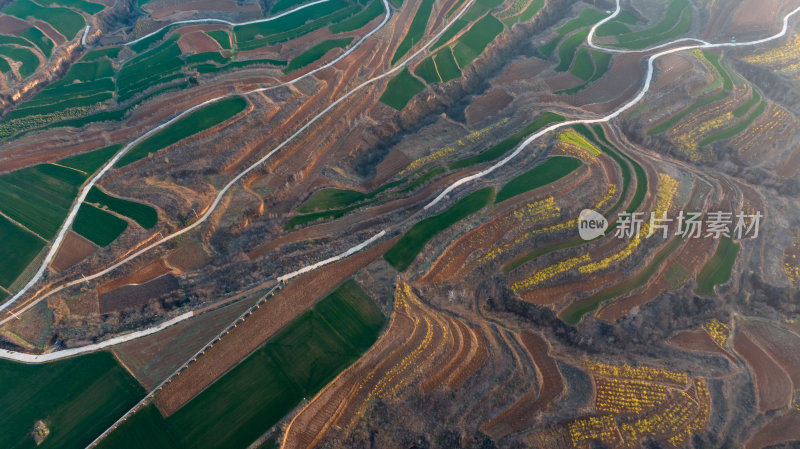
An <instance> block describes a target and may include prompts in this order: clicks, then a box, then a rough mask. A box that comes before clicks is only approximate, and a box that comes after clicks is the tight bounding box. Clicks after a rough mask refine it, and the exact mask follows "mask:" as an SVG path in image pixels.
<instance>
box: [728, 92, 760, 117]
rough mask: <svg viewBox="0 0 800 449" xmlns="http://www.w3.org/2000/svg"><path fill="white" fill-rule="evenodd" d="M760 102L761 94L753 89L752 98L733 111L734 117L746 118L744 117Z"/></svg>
mask: <svg viewBox="0 0 800 449" xmlns="http://www.w3.org/2000/svg"><path fill="white" fill-rule="evenodd" d="M760 101H761V94H759V93H758V91H757V90H755V89H753V95H752V96H751V97H750V99H749V100H748V101H747V103H745V104H743V105H741V106H739V107H738V108H736V109H734V110H733V116H734V117H737V118H738V117H744V115H745V114H747V113H748V112H750V109H752V108H753V106H755V105H757V104H758V103H759V102H760Z"/></svg>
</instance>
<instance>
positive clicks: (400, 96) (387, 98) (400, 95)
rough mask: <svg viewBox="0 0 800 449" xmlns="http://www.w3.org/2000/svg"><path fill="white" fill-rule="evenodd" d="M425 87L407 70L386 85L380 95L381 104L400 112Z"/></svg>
mask: <svg viewBox="0 0 800 449" xmlns="http://www.w3.org/2000/svg"><path fill="white" fill-rule="evenodd" d="M424 89H425V85H424V84H422V81H420V80H418V79H416V78H414V76H412V75H411V73H410V72H409V71H408V69H407V68H405V69H403V70H402V71H401V72H400V73H398V74H397V75H395V77H394V78H392V79H391V80H389V82H388V83H386V90H385V91H383V94H382V95H381V103H383V104H385V105H387V106H391V107H393V108H395V109H397V110H398V111H402V110H403V108H404V107H406V104H408V102H409V101H410V100H411V99H412V98H413V97H414V95H416V94H418V93H420V92H422V91H423V90H424Z"/></svg>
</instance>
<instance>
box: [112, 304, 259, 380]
mask: <svg viewBox="0 0 800 449" xmlns="http://www.w3.org/2000/svg"><path fill="white" fill-rule="evenodd" d="M251 299H253V298H251ZM254 301H255V299H253V300H252V301H250V300H247V299H244V300H241V301H238V302H235V303H233V304H228V305H226V306H224V307H222V308H219V309H216V310H212V311H210V312H206V313H203V314H201V315H199V316H196V317H193V318H192V319H190V320H186V321H183V322H181V323H178V324H176V325H174V326H171V327H169V328H167V329H166V330H164V331H163V332H159V333H157V334H153V335H149V336H147V337H143V338H139V339H136V340H133V341H129V342H127V343H123V344H121V345H119V346H115V347H114V349H113V352H114V354H115V355H116V356H117V357H118V358H119V359H120V361H122V363H123V364H124V365H125V367H127V368H128V370H130V371H131V373H133V375H134V377H136V380H138V381H139V383H141V384H142V386H144V387H145V388H147V389H148V390H150V389H153V388H155V387H156V386H157V385H158V384H159V383H160V382H161V381H163V380H164V379H166V378H167V376H169V375H170V374H172V372H173V371H175V370H176V369H177V368H178V367H179V366H181V365H183V363H184V362H186V360H188V359H189V358H190V357H191V356H192V355H194V354H195V353H196V352H197V351H198V350H200V349H201V348H202V347H203V346H205V344H206V343H208V342H209V341H211V340H212V339H213V338H214V337H215V336H216V335H217V334H218V333H219V332H221V331H222V329H224V328H225V327H226V326H228V325H229V324H230V323H231V322H232V321H233V320H234V319H236V317H238V316H239V315H241V314H242V313H243V312H244V311H245V310H246V309H247V308H248V307H250V306H251V305H253V304H252V303H253V302H254Z"/></svg>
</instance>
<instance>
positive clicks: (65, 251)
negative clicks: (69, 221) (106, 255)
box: [50, 231, 97, 271]
mask: <svg viewBox="0 0 800 449" xmlns="http://www.w3.org/2000/svg"><path fill="white" fill-rule="evenodd" d="M95 251H97V246H96V245H95V244H94V243H92V242H90V241H88V240H86V239H85V238H83V237H81V236H80V235H78V234H76V233H74V232H72V231H69V232H68V233H67V236H66V237H65V238H64V242H63V243H62V244H61V247H60V248H59V249H58V253H57V254H56V257H55V258H54V259H53V262H52V263H51V264H50V267H51V268H52V269H54V270H56V271H64V270H66V269H67V268H69V267H71V266H73V265H75V264H76V263H78V262H80V261H82V260H83V259H85V258H86V257H88V256H89V255H90V254H92V253H94V252H95Z"/></svg>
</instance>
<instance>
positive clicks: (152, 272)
mask: <svg viewBox="0 0 800 449" xmlns="http://www.w3.org/2000/svg"><path fill="white" fill-rule="evenodd" d="M170 271H172V269H171V268H170V267H168V266H167V264H166V263H165V262H164V259H156V260H154V261H152V262H150V263H148V264H147V265H145V266H143V267H141V268H139V269H138V270H136V271H134V272H133V273H131V274H129V275H127V276H124V277H121V278H119V279H115V280H113V281H111V282H107V283H105V284H102V285H100V286H98V287H97V292H98V293H99V294H101V295H102V294H103V293H107V292H110V291H111V290H114V289H117V288H120V287H122V286H124V285H129V284H131V285H137V284H144V283H145V282H148V281H152V280H153V279H155V278H157V277H159V276H163V275H165V274H167V273H169V272H170Z"/></svg>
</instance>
